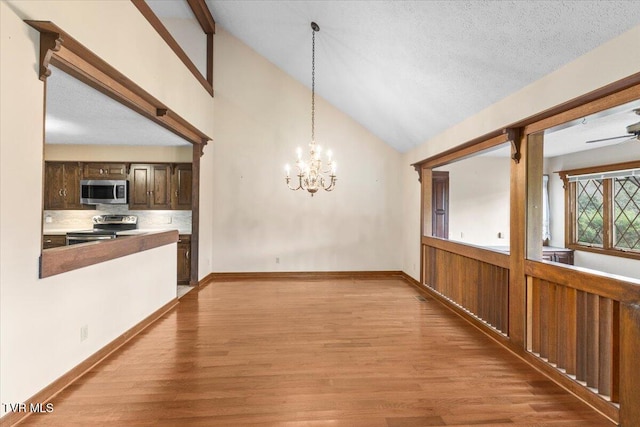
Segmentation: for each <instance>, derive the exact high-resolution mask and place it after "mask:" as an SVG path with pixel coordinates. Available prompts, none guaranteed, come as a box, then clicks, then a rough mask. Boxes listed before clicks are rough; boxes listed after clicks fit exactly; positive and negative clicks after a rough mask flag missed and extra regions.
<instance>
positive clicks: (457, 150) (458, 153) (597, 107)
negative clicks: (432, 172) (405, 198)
mask: <svg viewBox="0 0 640 427" xmlns="http://www.w3.org/2000/svg"><path fill="white" fill-rule="evenodd" d="M638 98H640V73H636V74H632V75H631V76H628V77H625V78H623V79H620V80H618V81H616V82H613V83H611V84H608V85H606V86H604V87H602V88H599V89H596V90H594V91H591V92H589V93H586V94H584V95H581V96H578V97H576V98H573V99H571V100H569V101H567V102H564V103H562V104H559V105H556V106H554V107H552V108H549V109H547V110H544V111H541V112H539V113H537V114H534V115H531V116H529V117H526V118H524V119H522V120H518V121H516V122H514V123H511V124H509V125H508V126H506V127H505V128H504V129H503V130H496V131H493V132H489V133H486V134H484V135H482V136H480V137H477V138H474V139H472V140H469V141H467V142H465V143H463V144H461V145H458V146H456V147H453V148H450V149H448V150H446V151H443V152H442V153H439V154H437V155H435V156H432V157H428V158H426V159H424V160H421V161H419V162H415V163H412V164H411V165H412V166H414V167H415V166H416V165H429V167H437V166H442V165H444V164H447V163H450V162H452V161H455V160H461V159H462V158H464V157H466V156H467V155H471V154H475V153H477V152H478V151H482V149H479V148H478V149H474V148H473V147H474V146H476V145H478V144H479V143H481V142H482V141H485V140H489V139H492V138H496V137H499V136H500V135H501V134H504V133H505V132H506V129H515V128H524V132H523V134H524V135H528V134H530V133H536V132H539V131H542V130H545V129H548V128H551V127H554V126H557V125H560V124H563V123H566V122H569V121H572V120H577V119H581V118H582V117H584V116H587V115H590V114H594V113H597V112H599V111H602V110H606V109H608V108H612V107H615V106H617V105H621V104H624V103H626V102H631V101H634V100H636V99H638ZM506 140H507V138H506V137H505V141H506ZM465 151H471V154H466V155H465V154H464V152H465Z"/></svg>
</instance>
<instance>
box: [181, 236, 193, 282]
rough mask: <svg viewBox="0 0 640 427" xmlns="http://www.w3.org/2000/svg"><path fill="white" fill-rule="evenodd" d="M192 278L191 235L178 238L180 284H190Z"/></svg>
mask: <svg viewBox="0 0 640 427" xmlns="http://www.w3.org/2000/svg"><path fill="white" fill-rule="evenodd" d="M190 279H191V235H190V234H181V235H180V236H179V238H178V284H179V285H188V284H189V281H190Z"/></svg>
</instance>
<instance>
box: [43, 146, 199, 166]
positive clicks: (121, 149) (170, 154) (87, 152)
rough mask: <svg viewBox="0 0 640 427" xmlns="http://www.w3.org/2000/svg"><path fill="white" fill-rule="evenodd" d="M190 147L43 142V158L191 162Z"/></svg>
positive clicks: (86, 160) (94, 160)
mask: <svg viewBox="0 0 640 427" xmlns="http://www.w3.org/2000/svg"><path fill="white" fill-rule="evenodd" d="M192 151H193V150H192V148H191V145H189V146H184V147H182V146H180V147H154V146H127V145H76V144H45V145H44V159H45V160H58V161H66V160H71V161H85V162H88V161H92V162H118V161H120V162H176V163H191V160H192V154H191V153H192Z"/></svg>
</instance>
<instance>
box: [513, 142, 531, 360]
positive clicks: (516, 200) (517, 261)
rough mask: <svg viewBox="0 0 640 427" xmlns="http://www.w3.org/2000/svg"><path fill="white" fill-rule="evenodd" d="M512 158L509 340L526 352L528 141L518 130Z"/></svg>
mask: <svg viewBox="0 0 640 427" xmlns="http://www.w3.org/2000/svg"><path fill="white" fill-rule="evenodd" d="M512 137H513V138H514V141H513V142H512V146H513V147H517V148H518V150H517V151H516V149H515V148H514V149H513V151H514V154H515V153H517V154H518V156H517V157H518V158H517V159H515V158H513V161H512V162H511V186H510V187H511V191H510V204H511V228H510V231H511V233H510V234H511V240H510V257H509V270H510V271H509V338H510V339H511V342H512V343H513V344H514V345H515V346H517V347H522V348H525V345H526V341H525V321H526V283H525V274H524V258H525V244H526V229H527V223H526V212H527V206H526V203H527V175H526V172H527V171H526V164H527V154H526V153H527V150H526V147H527V141H526V138H525V137H523V136H522V135H521V133H520V132H519V130H516V131H515V132H513V135H512Z"/></svg>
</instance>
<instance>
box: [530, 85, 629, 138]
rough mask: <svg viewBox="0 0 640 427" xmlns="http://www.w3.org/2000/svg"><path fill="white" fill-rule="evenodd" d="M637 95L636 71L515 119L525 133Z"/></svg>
mask: <svg viewBox="0 0 640 427" xmlns="http://www.w3.org/2000/svg"><path fill="white" fill-rule="evenodd" d="M638 98H640V73H636V74H633V75H631V76H629V77H627V78H624V79H622V80H619V81H617V82H615V83H612V84H610V85H607V86H605V87H603V88H601V89H598V90H595V91H593V92H590V93H588V94H586V95H582V96H579V97H577V98H574V99H573V100H571V101H569V102H567V103H564V104H561V105H559V106H556V107H554V108H552V109H550V110H547V111H546V112H543V113H540V114H538V115H536V116H533V117H531V118H529V119H526V120H523V121H522V122H519V126H524V131H525V133H526V134H530V133H536V132H540V131H543V130H545V129H550V128H552V127H555V126H558V125H561V124H565V123H568V122H571V121H574V120H579V119H582V118H583V117H585V116H589V115H591V114H595V113H598V112H600V111H604V110H608V109H609V108H613V107H616V106H618V105H622V104H626V103H627V102H631V101H635V100H637V99H638Z"/></svg>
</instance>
